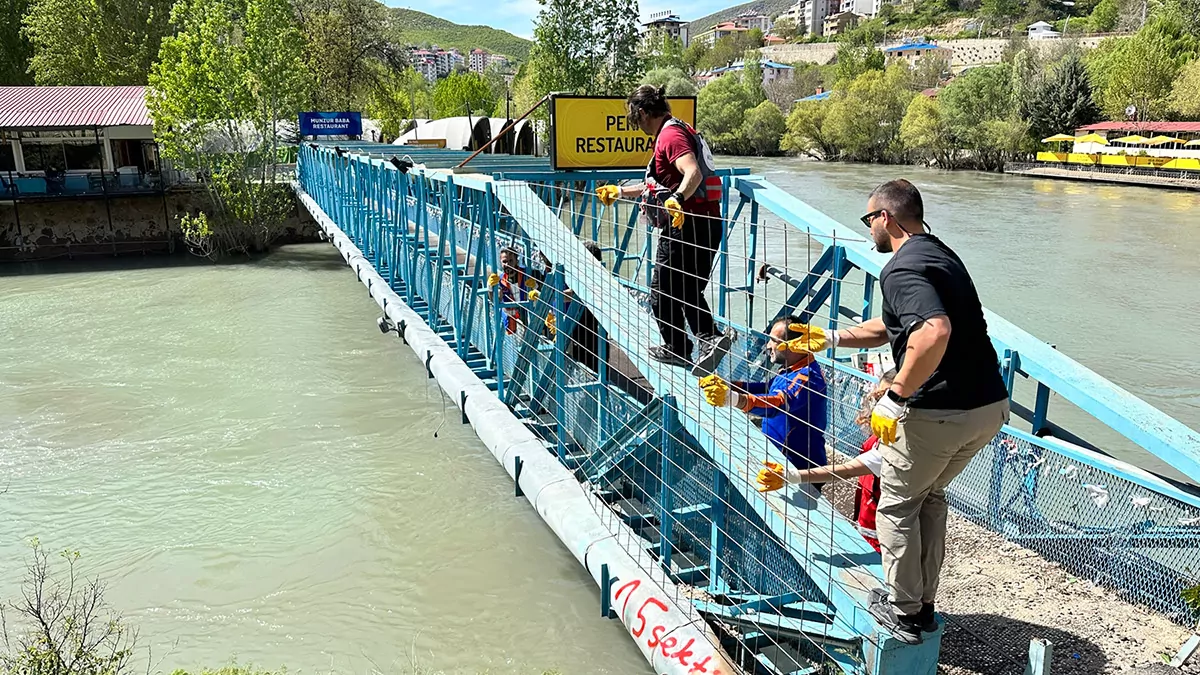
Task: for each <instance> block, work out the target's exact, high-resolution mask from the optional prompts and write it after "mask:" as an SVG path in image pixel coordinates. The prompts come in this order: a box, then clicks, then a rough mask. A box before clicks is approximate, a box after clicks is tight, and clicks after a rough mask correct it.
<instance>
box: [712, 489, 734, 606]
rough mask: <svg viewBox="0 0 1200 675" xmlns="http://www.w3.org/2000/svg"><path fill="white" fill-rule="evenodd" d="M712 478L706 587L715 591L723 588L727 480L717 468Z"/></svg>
mask: <svg viewBox="0 0 1200 675" xmlns="http://www.w3.org/2000/svg"><path fill="white" fill-rule="evenodd" d="M714 473H715V476H714V478H713V498H712V502H710V505H711V507H712V508H711V510H710V511H709V513H710V515H711V517H712V532H711V533H710V536H709V540H708V587H709V589H710V592H713V593H717V592H721V591H723V590H724V589H723V588H721V585H722V584H723V583H724V582H722V580H721V575H722V574H723V572H724V570H723V569H722V562H721V556H722V555H723V554H724V553H725V484H726V482H727V481H728V480H729V479H728V478H726V477H725V472H724V471H722V470H720V469H718V470H717V471H716V472H714Z"/></svg>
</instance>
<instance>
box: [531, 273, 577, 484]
mask: <svg viewBox="0 0 1200 675" xmlns="http://www.w3.org/2000/svg"><path fill="white" fill-rule="evenodd" d="M550 279H551V284H550V286H551V290H552V292H553V293H554V305H553V307H554V309H553V311H554V317H555V319H556V321H558V322H560V323H561V324H563V325H560V326H559V329H558V331H557V332H556V334H555V336H554V419H555V420H557V421H558V429H557V433H556V434H555V436H556V437H557V439H556V440H557V444H556V451H557V453H558V461H559V462H563V463H565V462H566V459H567V438H568V434H567V422H568V420H567V393H566V392H567V348H568V344H567V331H566V330H565V329H566V325H565V324H566V323H567V321H566V298H565V296H566V290H567V285H566V281H565V279H566V276H565V275H564V273H563V266H562V265H555V266H554V272H553V273H552V274H551V275H550ZM576 302H579V301H578V300H576ZM526 330H534V327H533V326H530V327H528V328H526Z"/></svg>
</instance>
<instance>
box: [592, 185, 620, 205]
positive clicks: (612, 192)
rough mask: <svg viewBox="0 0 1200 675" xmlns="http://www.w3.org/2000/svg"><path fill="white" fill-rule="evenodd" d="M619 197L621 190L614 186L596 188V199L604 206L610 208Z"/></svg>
mask: <svg viewBox="0 0 1200 675" xmlns="http://www.w3.org/2000/svg"><path fill="white" fill-rule="evenodd" d="M620 197H621V188H619V187H617V186H616V185H601V186H600V187H598V188H596V199H599V200H600V203H601V204H603V205H605V206H612V205H613V202H615V201H617V199H619V198H620Z"/></svg>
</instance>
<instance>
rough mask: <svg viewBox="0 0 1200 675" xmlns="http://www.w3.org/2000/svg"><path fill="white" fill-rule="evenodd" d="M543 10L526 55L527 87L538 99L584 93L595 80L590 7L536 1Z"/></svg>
mask: <svg viewBox="0 0 1200 675" xmlns="http://www.w3.org/2000/svg"><path fill="white" fill-rule="evenodd" d="M538 4H540V5H541V6H542V9H541V11H539V12H538V18H537V25H536V26H535V27H534V29H533V37H534V46H533V49H532V50H531V51H530V53H529V61H530V64H531V65H532V66H533V68H532V69H531V71H530V73H529V77H530V84H531V85H532V86H533V89H534V90H535V91H537V92H539V94H541V95H545V94H548V93H550V92H552V91H567V92H577V93H582V92H586V91H587V90H588V88H589V86H590V85H591V84H592V80H593V79H594V77H595V69H594V67H593V63H592V37H591V28H592V22H593V18H594V11H593V9H592V6H591V5H590V4H588V3H582V2H574V1H573V0H538Z"/></svg>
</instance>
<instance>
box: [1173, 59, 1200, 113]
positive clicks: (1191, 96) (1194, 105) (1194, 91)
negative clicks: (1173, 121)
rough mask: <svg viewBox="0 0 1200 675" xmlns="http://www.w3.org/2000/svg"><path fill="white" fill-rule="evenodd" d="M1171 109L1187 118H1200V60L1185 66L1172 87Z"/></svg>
mask: <svg viewBox="0 0 1200 675" xmlns="http://www.w3.org/2000/svg"><path fill="white" fill-rule="evenodd" d="M1170 104H1171V110H1172V111H1173V112H1174V113H1175V114H1176V115H1178V116H1179V117H1180V119H1185V120H1200V60H1198V61H1192V62H1191V63H1189V64H1187V65H1186V66H1184V68H1183V70H1181V71H1180V72H1179V77H1176V78H1175V84H1174V85H1173V86H1172V87H1171V98H1170Z"/></svg>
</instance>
